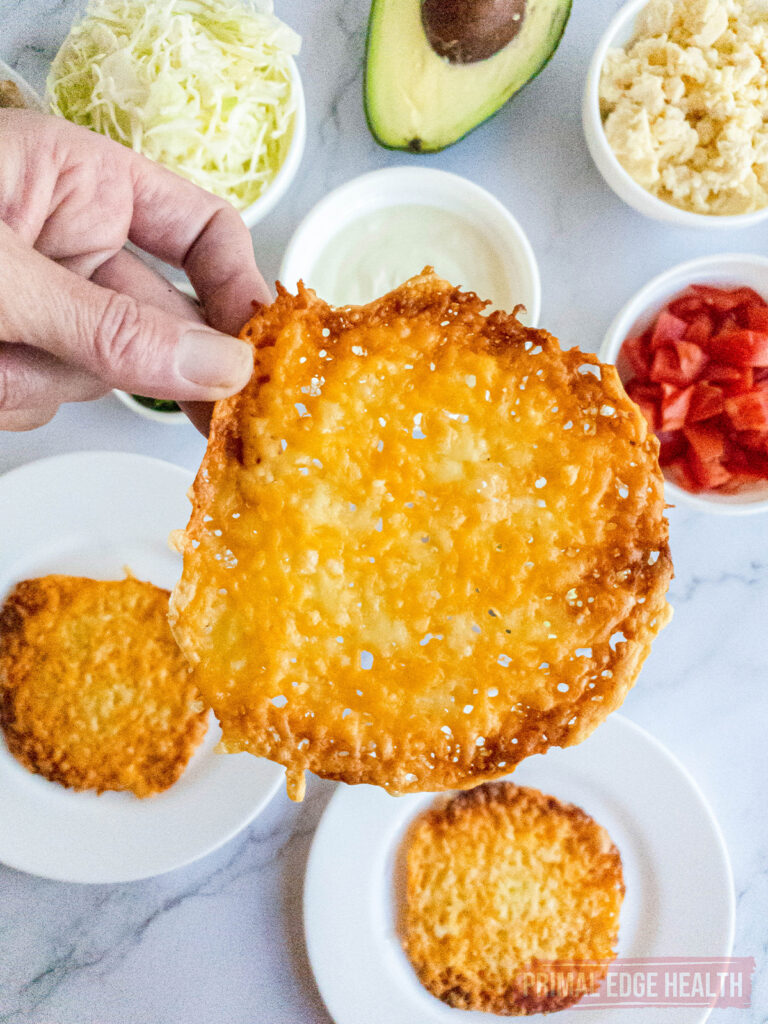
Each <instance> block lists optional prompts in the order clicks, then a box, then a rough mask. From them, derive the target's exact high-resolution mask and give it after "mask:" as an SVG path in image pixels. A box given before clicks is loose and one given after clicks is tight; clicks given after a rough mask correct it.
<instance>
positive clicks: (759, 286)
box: [598, 253, 768, 515]
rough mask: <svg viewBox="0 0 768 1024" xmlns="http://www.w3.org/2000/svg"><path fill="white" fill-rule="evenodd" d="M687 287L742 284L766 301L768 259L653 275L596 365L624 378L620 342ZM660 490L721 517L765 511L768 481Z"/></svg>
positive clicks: (715, 260) (726, 258)
mask: <svg viewBox="0 0 768 1024" xmlns="http://www.w3.org/2000/svg"><path fill="white" fill-rule="evenodd" d="M692 284H712V285H716V286H717V287H719V288H737V287H739V286H740V285H747V286H748V287H750V288H754V290H755V291H756V292H758V294H760V295H762V297H763V298H764V299H765V300H766V301H767V302H768V257H766V256H752V255H749V254H744V255H739V254H737V253H729V254H727V255H723V256H703V257H701V258H700V259H696V260H690V261H689V262H687V263H680V264H678V265H677V266H676V267H672V268H671V269H670V270H667V271H666V272H665V273H663V274H659V276H658V277H654V278H653V280H651V281H649V282H648V284H646V285H645V287H644V288H641V289H640V291H639V292H637V294H636V295H634V296H633V297H632V298H631V299H630V300H629V302H628V303H627V304H626V305H625V306H624V308H623V309H622V310H621V311H620V312H619V313H618V314H617V315H616V317H615V319H614V321H613V323H612V324H611V326H610V327H609V328H608V330H607V331H606V334H605V337H604V338H603V342H602V345H601V346H600V350H599V352H598V357H599V359H600V361H601V362H604V363H613V364H615V365H616V367H617V369H618V371H619V376H621V378H622V380H624V379H627V377H628V374H625V373H622V370H625V371H626V369H627V368H626V366H625V365H624V364H623V363H622V361H621V360H620V359H619V351H620V349H621V346H622V344H623V343H624V340H625V339H626V338H629V337H632V336H633V335H636V334H640V333H642V331H644V330H645V328H646V327H647V326H648V325H649V324H650V323H651V321H652V320H653V319H654V318H655V317H656V315H657V314H658V313H659V312H660V311H661V310H662V309H663V308H664V306H666V305H667V304H668V303H669V302H670V301H671V300H672V299H673V298H674V297H675V296H676V295H679V294H680V292H683V291H685V289H686V288H687V287H688V286H689V285H692ZM664 490H665V494H666V496H667V498H668V500H669V501H670V504H677V503H678V501H679V502H684V503H686V504H688V505H692V506H693V507H694V508H697V509H699V510H705V511H707V512H717V513H723V514H725V515H747V514H749V513H753V512H768V483H766V484H764V485H762V486H760V487H756V488H754V489H750V490H749V491H746V492H742V493H740V494H716V493H706V492H702V493H699V494H692V493H691V492H690V491H686V490H684V488H682V487H678V485H677V484H675V483H673V482H672V481H671V480H668V479H667V478H666V477H665V479H664Z"/></svg>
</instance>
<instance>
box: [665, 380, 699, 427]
mask: <svg viewBox="0 0 768 1024" xmlns="http://www.w3.org/2000/svg"><path fill="white" fill-rule="evenodd" d="M661 388H662V398H661V429H662V430H680V429H681V427H683V425H684V424H685V421H686V418H687V416H688V409H689V407H690V404H691V396H692V395H693V387H688V388H682V389H681V388H676V387H675V386H674V384H662V386H661Z"/></svg>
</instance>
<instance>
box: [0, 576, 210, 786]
mask: <svg viewBox="0 0 768 1024" xmlns="http://www.w3.org/2000/svg"><path fill="white" fill-rule="evenodd" d="M168 597H169V594H168V591H167V590H162V589H161V588H160V587H156V586H154V585H153V584H152V583H144V582H142V581H141V580H137V579H134V578H133V577H128V578H127V579H123V580H92V579H87V578H82V577H79V576H43V577H40V578H38V579H31V580H23V581H22V582H21V583H18V584H17V585H16V586H15V587H14V589H13V590H12V591H11V593H10V594H9V595H8V597H7V599H6V601H5V603H4V604H3V606H2V608H0V728H2V731H3V733H4V735H5V740H6V743H7V744H8V749H9V750H10V752H11V753H12V754H13V756H14V757H15V758H16V759H17V760H18V761H20V762H21V764H23V765H24V767H25V768H28V769H29V770H30V771H31V772H34V773H35V774H38V775H42V776H43V777H44V778H46V779H49V780H50V781H51V782H59V783H61V784H62V785H63V786H69V787H71V788H72V789H76V790H85V789H95V790H97V791H98V792H99V793H102V792H104V791H105V790H129V791H131V792H132V793H134V794H135V795H136V796H138V797H147V796H151V795H153V794H154V793H160V792H162V791H163V790H165V789H168V787H169V786H172V785H173V784H174V782H176V781H177V779H179V778H180V777H181V775H182V773H183V772H184V769H185V768H186V766H187V762H188V761H189V759H190V757H191V756H192V754H193V753H194V751H195V749H196V748H197V747H198V746H199V744H200V742H201V741H202V739H203V736H204V735H205V732H206V729H207V728H208V711H207V709H204V708H203V707H202V706H201V703H200V700H199V693H198V692H197V690H196V689H195V686H194V683H193V681H192V678H191V673H190V671H189V666H188V665H187V664H186V662H185V661H184V658H183V656H182V654H181V651H179V649H178V647H177V646H176V644H175V642H174V639H173V637H172V636H171V631H170V629H169V628H168V619H167V615H168Z"/></svg>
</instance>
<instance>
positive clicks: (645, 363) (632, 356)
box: [621, 334, 651, 378]
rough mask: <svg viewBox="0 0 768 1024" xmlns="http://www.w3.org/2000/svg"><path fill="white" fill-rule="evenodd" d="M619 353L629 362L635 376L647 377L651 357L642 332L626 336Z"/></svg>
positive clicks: (646, 340)
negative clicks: (632, 336) (629, 336)
mask: <svg viewBox="0 0 768 1024" xmlns="http://www.w3.org/2000/svg"><path fill="white" fill-rule="evenodd" d="M621 354H622V355H623V356H624V358H625V359H626V360H627V362H628V363H629V368H630V369H631V371H632V373H633V374H635V376H636V377H643V378H645V377H647V376H648V371H649V370H650V368H651V357H650V353H649V351H648V339H647V338H646V336H645V335H644V334H638V335H636V336H635V337H634V338H627V340H626V341H625V342H624V344H623V345H622V346H621Z"/></svg>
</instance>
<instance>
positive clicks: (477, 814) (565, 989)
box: [402, 782, 624, 1017]
mask: <svg viewBox="0 0 768 1024" xmlns="http://www.w3.org/2000/svg"><path fill="white" fill-rule="evenodd" d="M404 854H405V857H404V859H405V872H406V900H405V907H404V911H403V920H402V932H403V936H402V939H403V947H404V949H405V952H406V954H407V956H408V957H409V959H410V961H411V963H412V964H413V967H414V970H415V971H416V973H417V974H418V976H419V980H420V981H421V983H422V984H423V985H424V987H425V988H427V989H428V990H429V991H430V992H431V993H432V994H433V995H434V996H437V998H438V999H442V1001H443V1002H445V1003H447V1004H448V1005H449V1006H454V1007H457V1008H459V1009H462V1010H484V1011H485V1012H487V1013H496V1014H503V1015H507V1016H513V1017H525V1016H528V1015H529V1014H534V1013H536V1014H538V1013H552V1012H554V1011H556V1010H564V1009H565V1008H566V1007H568V1006H572V1005H573V1004H574V1003H577V1002H579V1000H580V999H581V998H582V997H583V996H584V995H586V994H587V993H588V992H589V993H592V992H595V991H597V989H598V987H599V984H600V981H601V980H602V979H603V978H604V977H605V974H606V973H607V970H608V966H609V965H610V963H611V961H612V960H613V959H614V958H615V956H616V945H617V942H618V937H619V912H620V910H621V904H622V901H623V899H624V879H623V872H622V866H621V857H620V855H619V851H618V850H617V849H616V847H615V846H614V844H613V842H612V841H611V838H610V836H609V835H608V833H607V832H606V830H605V829H604V828H603V827H602V826H601V825H598V824H597V822H596V821H594V819H592V818H590V817H589V815H587V814H585V813H584V811H582V810H581V808H579V807H574V806H573V804H565V803H561V802H560V801H559V800H556V799H555V798H554V797H553V796H547V795H546V794H545V793H541V792H539V790H537V789H527V788H523V787H522V786H515V785H513V784H512V783H511V782H491V783H486V784H485V785H484V786H478V787H477V789H473V790H470V791H469V792H467V793H458V794H456V795H454V796H452V797H450V798H448V799H446V798H442V800H441V801H438V802H437V803H436V804H435V805H434V806H433V807H431V808H429V810H427V811H425V812H424V813H423V814H421V815H420V816H419V817H418V818H417V819H416V820H415V821H414V822H413V824H412V826H411V828H410V830H409V833H408V836H407V838H406V841H405V848H404Z"/></svg>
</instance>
